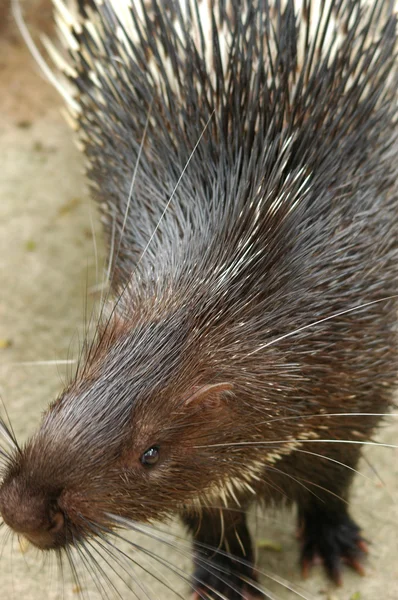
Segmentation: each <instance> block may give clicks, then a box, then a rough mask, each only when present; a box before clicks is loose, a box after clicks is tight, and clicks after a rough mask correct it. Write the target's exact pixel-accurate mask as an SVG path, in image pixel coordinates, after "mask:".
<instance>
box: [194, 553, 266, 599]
mask: <svg viewBox="0 0 398 600" xmlns="http://www.w3.org/2000/svg"><path fill="white" fill-rule="evenodd" d="M207 560H208V559H207ZM208 562H211V564H208V563H207V564H206V565H203V564H200V565H197V566H196V568H195V571H194V574H193V577H192V582H193V585H192V589H193V600H221V599H224V598H225V599H228V600H266V598H265V596H264V595H263V594H261V592H259V591H258V590H257V589H256V587H253V586H251V585H250V584H249V583H247V582H248V580H252V581H253V585H254V586H256V585H257V583H256V580H255V578H254V577H253V574H252V573H251V574H250V576H249V575H248V570H249V569H248V566H246V565H237V564H236V563H235V564H234V563H233V561H232V560H231V559H228V558H223V559H222V560H220V559H218V560H217V561H213V560H211V561H208ZM213 565H214V566H213ZM240 567H241V568H240Z"/></svg>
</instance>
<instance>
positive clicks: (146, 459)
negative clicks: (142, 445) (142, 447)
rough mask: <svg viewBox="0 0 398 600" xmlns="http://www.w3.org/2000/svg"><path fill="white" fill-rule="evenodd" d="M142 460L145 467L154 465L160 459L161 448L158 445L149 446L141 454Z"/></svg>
mask: <svg viewBox="0 0 398 600" xmlns="http://www.w3.org/2000/svg"><path fill="white" fill-rule="evenodd" d="M140 460H141V463H142V464H143V465H144V466H145V467H153V466H154V465H156V463H157V462H158V460H159V448H158V447H157V446H152V448H148V450H146V451H145V452H144V454H143V455H142V456H141V458H140Z"/></svg>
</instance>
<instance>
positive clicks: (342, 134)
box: [0, 0, 398, 599]
mask: <svg viewBox="0 0 398 600" xmlns="http://www.w3.org/2000/svg"><path fill="white" fill-rule="evenodd" d="M55 4H56V7H57V20H58V25H59V29H60V32H61V34H62V38H63V43H64V46H65V48H66V49H67V53H68V58H67V62H65V60H64V59H63V58H61V57H58V55H55V53H54V51H53V54H54V57H55V60H56V62H57V63H58V64H59V65H60V66H61V67H62V69H63V70H64V72H65V74H66V75H67V77H68V78H69V84H70V85H71V86H72V87H71V88H70V89H71V90H72V91H71V92H70V94H71V95H70V97H69V103H70V107H71V112H72V115H73V119H74V122H75V124H76V125H77V128H78V130H79V134H80V140H81V142H82V145H83V148H84V152H85V154H86V156H87V158H88V163H89V179H90V181H91V183H92V188H93V195H94V197H95V198H96V199H97V200H98V202H100V203H101V205H102V206H103V208H104V216H105V222H106V231H107V234H108V238H109V246H110V249H111V259H112V268H111V287H112V291H113V295H114V298H115V303H114V307H113V310H112V312H111V315H110V316H109V317H107V318H106V319H105V318H104V319H103V323H102V324H100V326H99V333H98V336H97V338H96V340H95V341H94V343H93V344H92V345H90V346H89V347H88V349H87V352H86V355H85V357H84V360H82V361H81V363H80V365H79V368H78V370H77V373H76V377H75V378H74V380H73V381H72V382H71V384H70V385H69V387H68V388H67V389H66V390H65V391H64V393H63V394H62V395H61V397H60V398H59V399H58V400H57V401H56V402H55V403H54V404H53V405H52V406H51V407H50V409H49V411H48V412H47V414H46V415H45V416H44V419H43V422H42V425H41V427H40V429H39V431H38V432H37V434H36V435H35V437H34V438H33V439H32V440H31V442H29V443H28V445H27V446H26V448H24V449H23V450H22V451H20V452H18V453H16V456H15V457H14V458H13V461H12V464H11V465H10V467H9V471H8V473H7V475H6V477H5V480H4V483H3V486H2V489H1V491H0V509H1V512H2V514H3V518H4V520H5V521H6V522H7V523H8V524H9V525H10V526H11V527H12V528H14V529H15V530H16V531H19V532H21V533H23V534H25V535H26V536H27V537H28V539H30V540H31V541H32V542H33V543H35V544H36V545H37V546H39V547H41V548H62V547H64V546H65V545H68V544H72V543H79V540H80V539H81V540H83V539H85V538H86V537H87V536H91V535H93V534H97V533H98V532H104V531H107V529H108V528H109V527H111V526H113V525H115V524H117V523H119V522H120V518H126V519H133V520H134V521H143V522H147V521H151V520H153V519H159V518H160V519H161V518H163V517H165V516H168V515H170V514H175V513H178V514H180V515H181V516H182V518H183V520H184V522H185V523H186V524H187V526H188V527H189V529H190V530H191V531H192V533H193V535H194V550H195V572H194V577H193V589H194V590H195V593H196V595H197V597H198V598H199V597H203V594H204V593H205V592H206V593H207V594H208V595H209V596H210V597H214V598H216V597H220V594H223V595H224V596H223V597H227V598H229V599H240V598H243V594H245V593H248V590H249V589H250V590H251V593H252V594H255V593H256V590H257V591H258V590H259V589H260V588H259V586H258V584H256V583H255V581H256V575H255V571H254V570H253V565H252V559H253V553H252V547H251V542H250V536H249V534H248V531H247V526H246V521H245V510H246V508H247V507H248V506H249V505H250V504H251V503H253V502H254V501H260V502H264V503H270V502H282V501H286V500H287V501H290V502H295V503H297V505H298V509H299V518H300V524H301V528H302V565H303V568H304V569H307V568H308V567H309V566H310V564H311V562H312V560H313V559H314V558H315V557H316V555H320V556H321V558H322V559H323V560H324V563H325V566H326V568H327V570H328V572H329V573H330V575H331V576H332V577H333V578H334V579H336V580H339V579H340V561H341V559H345V560H346V561H347V562H348V563H349V564H351V565H352V566H353V567H355V568H357V569H360V565H359V559H360V556H361V552H362V551H363V549H364V544H363V540H362V538H361V535H360V530H359V528H358V527H357V525H356V524H355V523H354V522H353V521H352V519H351V518H350V516H349V514H348V510H347V499H348V490H349V486H350V483H351V480H352V475H353V469H354V468H355V466H356V464H357V461H358V458H359V454H360V446H361V442H363V441H365V440H367V439H369V438H370V436H371V434H372V431H373V430H374V428H375V426H376V425H377V423H378V421H379V417H378V414H382V413H385V412H386V411H387V410H388V408H389V406H390V405H391V403H392V396H393V390H394V386H395V383H396V372H397V358H398V357H397V339H396V313H397V308H398V300H397V298H396V297H395V296H396V294H397V293H398V210H397V207H398V198H397V187H396V169H395V159H394V142H395V141H396V133H397V131H396V106H397V81H398V79H397V60H396V23H395V17H394V16H393V14H392V12H393V11H392V8H390V7H389V6H387V4H386V3H385V2H381V1H380V2H377V1H376V2H370V3H365V4H364V3H363V2H360V1H356V0H354V1H348V0H347V1H345V0H340V1H337V0H335V1H334V0H330V1H328V2H325V3H322V4H321V5H318V3H315V2H314V3H311V2H303V3H298V2H289V1H287V2H284V3H279V2H270V1H269V0H258V1H255V0H253V1H250V2H249V1H245V0H220V1H219V2H216V1H205V0H189V1H187V2H182V1H176V0H168V1H165V2H160V1H159V2H158V1H157V0H153V1H152V2H145V1H142V2H137V3H135V2H134V3H132V4H130V3H129V2H128V1H127V0H123V1H120V2H116V0H115V1H106V0H104V1H102V2H100V1H98V0H90V1H87V2H80V3H79V7H77V6H72V7H70V8H69V9H68V8H66V7H65V6H64V5H63V4H61V3H60V2H56V3H55ZM68 89H69V88H68ZM67 94H69V92H67ZM361 414H362V415H365V416H362V417H361V416H359V415H361ZM372 415H373V416H372ZM348 442H353V443H348ZM43 449H45V452H43ZM26 490H28V493H27V492H26ZM27 498H28V500H29V501H28V500H27ZM214 507H221V508H220V509H218V508H217V509H216V508H214ZM111 515H114V516H113V517H111ZM112 519H113V520H112ZM118 519H119V520H118ZM231 555H232V556H233V557H231ZM248 580H251V581H252V582H253V583H252V586H250V584H248Z"/></svg>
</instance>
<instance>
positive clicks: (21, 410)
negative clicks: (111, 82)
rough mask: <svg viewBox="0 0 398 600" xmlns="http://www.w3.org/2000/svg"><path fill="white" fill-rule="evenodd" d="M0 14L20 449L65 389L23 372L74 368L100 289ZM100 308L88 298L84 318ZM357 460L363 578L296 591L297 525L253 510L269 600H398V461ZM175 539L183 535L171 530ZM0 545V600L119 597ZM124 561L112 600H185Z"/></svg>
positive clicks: (75, 203) (60, 167) (42, 112)
mask: <svg viewBox="0 0 398 600" xmlns="http://www.w3.org/2000/svg"><path fill="white" fill-rule="evenodd" d="M0 1H4V0H0ZM28 8H30V11H29V12H28V15H27V18H28V19H30V23H31V25H32V27H33V28H34V27H36V29H37V28H39V27H44V28H45V27H47V20H46V14H47V13H46V11H48V3H47V2H46V1H45V0H32V1H31V3H30V5H29V6H28ZM6 12H7V11H6V6H5V4H0V28H1V29H0V36H1V39H0V157H1V162H0V165H1V166H0V346H1V348H0V386H1V387H0V391H1V397H2V399H3V400H4V402H5V404H6V406H7V409H8V411H9V413H10V416H11V419H12V422H13V424H14V427H15V430H16V433H17V436H18V438H20V439H21V440H22V439H25V438H26V437H27V436H28V435H29V434H31V433H32V432H33V431H34V429H35V426H36V425H37V423H38V421H39V418H40V413H41V411H42V410H43V408H44V407H45V406H46V405H47V404H48V402H49V401H50V400H51V399H52V398H54V397H55V395H56V394H57V393H58V392H59V391H60V389H61V388H62V379H63V377H64V375H65V367H64V366H55V365H45V366H44V365H41V364H39V363H38V364H32V365H26V364H25V365H24V364H21V363H26V362H31V361H32V362H35V361H48V360H57V359H59V360H64V359H66V358H67V357H68V356H72V357H73V355H74V354H75V352H76V350H77V344H76V340H77V334H76V332H80V334H81V332H82V326H83V321H84V312H85V309H84V306H85V298H86V296H87V293H86V292H87V289H90V287H91V286H92V285H93V284H94V283H95V281H96V264H95V262H96V261H95V253H94V249H93V237H92V232H91V225H90V207H89V198H88V194H87V191H86V188H85V182H84V177H83V175H82V159H81V156H80V155H79V153H78V151H77V149H76V148H75V146H74V143H73V135H72V132H71V131H70V130H69V129H68V127H67V126H66V124H65V123H64V121H63V119H62V117H61V115H60V112H59V109H60V106H61V102H60V100H59V98H58V97H57V95H56V93H55V92H53V90H52V89H51V88H50V87H49V86H48V85H47V83H46V82H45V81H44V80H43V78H42V77H41V75H40V74H39V73H38V69H37V67H36V66H35V65H34V63H33V61H32V60H31V59H30V57H29V55H28V53H27V52H26V50H25V48H24V47H23V44H22V43H21V42H20V40H19V37H18V35H17V34H16V32H15V30H14V29H13V27H12V25H11V23H10V22H8V21H7V15H6ZM397 209H398V207H397ZM91 212H92V214H93V223H94V230H95V234H96V240H97V245H98V248H99V252H98V254H99V259H98V272H99V273H100V274H101V273H102V264H103V258H104V255H105V254H104V248H103V244H102V242H101V228H100V226H99V223H98V219H97V216H96V214H95V209H94V208H92V209H91ZM96 298H97V297H96V295H95V294H89V295H88V307H87V312H88V313H89V312H90V310H91V306H92V304H93V302H95V300H96ZM397 433H398V421H397V419H394V418H390V419H389V420H388V421H386V425H385V427H383V430H382V431H381V432H380V435H379V436H378V439H379V440H380V441H382V442H384V443H387V444H394V443H396V442H397V437H398V436H397ZM365 456H366V460H363V461H362V464H361V469H360V471H361V474H362V476H358V477H357V478H356V482H355V488H354V490H353V497H352V510H353V513H354V515H355V517H356V518H357V520H358V522H360V523H361V524H362V525H363V528H364V532H365V535H366V537H367V538H368V539H369V540H370V541H371V546H370V555H369V558H368V560H367V561H366V572H367V575H366V577H364V578H361V577H359V576H358V575H356V574H355V573H352V572H350V571H349V570H348V569H347V571H346V572H345V574H344V575H345V578H344V587H342V588H339V589H337V588H335V587H334V586H333V585H331V584H330V583H329V582H328V581H327V580H326V579H325V578H324V576H323V573H322V570H321V568H320V567H316V568H315V569H314V572H313V576H312V577H311V579H309V580H308V581H305V582H303V581H302V580H301V578H300V574H299V571H298V568H297V560H298V549H297V542H296V540H295V521H294V515H293V514H291V513H286V512H279V511H275V512H273V513H272V514H269V513H267V514H263V513H261V512H260V511H257V513H256V514H253V519H252V526H253V531H254V533H255V535H256V537H257V538H258V539H261V538H266V539H267V540H272V541H273V542H275V543H280V544H281V550H280V551H279V552H276V551H271V550H268V551H267V550H259V551H258V557H259V568H260V569H261V570H262V571H264V576H263V579H262V582H263V585H264V586H265V587H266V588H267V589H268V588H269V589H270V591H271V592H272V594H273V595H272V597H273V598H275V599H279V600H288V599H292V600H293V599H298V598H307V599H310V598H311V599H316V600H374V599H375V598H380V599H381V600H396V599H397V598H398V558H397V557H398V525H397V521H398V504H397V498H398V494H397V492H398V450H397V449H391V448H384V447H379V448H368V449H367V451H366V452H365ZM173 531H174V532H176V533H177V534H178V535H180V534H181V531H180V530H179V529H178V527H177V529H176V528H175V526H174V529H173ZM130 538H131V539H133V540H134V542H137V540H138V542H139V543H142V544H144V543H145V544H146V546H147V548H149V549H150V550H151V551H155V552H158V553H160V554H161V555H162V556H163V557H164V559H165V560H168V561H170V563H171V564H172V565H174V566H175V567H176V568H177V569H181V572H183V573H189V570H190V556H189V552H188V550H187V547H186V546H179V548H178V549H177V550H174V551H173V550H172V549H171V548H170V547H169V546H167V545H165V544H161V543H160V542H156V541H154V540H151V539H147V540H145V539H143V538H142V536H139V537H137V536H130ZM175 542H176V543H178V540H177V538H175ZM0 545H1V558H0V599H1V600H13V599H19V598H22V599H24V600H39V599H41V598H43V597H46V598H47V599H48V600H50V599H51V600H52V599H61V598H64V599H65V600H70V599H72V598H78V597H79V592H80V593H81V594H82V597H84V598H90V599H93V600H95V599H98V598H101V595H102V597H104V598H112V597H118V596H117V595H116V593H114V592H112V589H111V584H109V585H108V582H107V581H106V580H105V579H103V581H102V585H104V586H105V587H104V589H102V590H101V587H100V585H101V584H97V587H99V589H97V587H96V585H95V584H94V582H93V581H92V580H90V575H89V574H87V570H85V569H84V568H83V569H82V572H83V573H85V574H83V575H82V576H81V581H80V590H79V589H78V588H77V586H76V583H75V582H74V580H73V577H72V576H71V574H70V571H69V569H68V568H67V567H65V570H64V572H63V574H62V573H61V572H59V570H58V571H57V569H56V560H55V558H54V557H51V556H45V557H43V556H42V555H40V553H39V552H37V551H35V550H33V549H28V551H26V547H25V545H24V544H22V546H21V545H20V544H19V543H18V540H17V538H16V537H15V536H10V535H9V533H7V531H5V528H4V527H3V528H2V530H1V531H0ZM123 547H124V549H125V550H126V552H128V553H129V554H130V556H131V557H132V558H133V560H136V559H137V560H138V561H141V562H142V564H143V566H144V567H147V566H148V561H147V559H146V558H145V556H143V555H142V554H139V553H138V552H136V551H133V552H132V550H131V548H129V547H128V546H127V545H126V544H125V545H124V546H123ZM78 562H79V563H80V565H81V564H82V561H81V560H80V561H78ZM127 562H128V561H127V559H125V560H124V559H123V566H125V565H127V569H128V575H126V573H124V577H125V578H126V579H127V578H128V579H129V582H130V581H132V580H133V579H134V578H136V579H138V581H139V583H136V584H135V588H134V589H135V590H136V592H135V593H136V594H137V595H136V596H135V595H134V593H133V592H132V591H128V589H126V587H120V596H119V598H123V599H126V600H128V599H129V598H135V597H139V598H150V599H151V600H155V599H156V600H168V599H169V598H170V599H171V598H178V597H179V598H188V591H187V584H186V582H185V581H184V580H182V579H181V578H179V577H177V576H176V575H175V574H174V575H173V573H172V572H170V571H169V570H167V569H166V570H165V569H163V571H162V573H161V575H159V578H160V579H161V580H162V581H164V582H167V583H168V584H170V587H171V588H172V589H173V590H175V591H176V592H177V593H176V594H174V593H172V592H171V591H170V590H168V589H167V588H166V587H165V586H163V585H161V584H160V583H159V582H158V581H156V580H155V579H153V578H151V577H149V576H148V575H147V574H145V572H143V571H140V569H139V568H138V567H136V566H133V564H132V563H131V562H129V563H128V564H127ZM103 568H104V570H105V572H106V573H107V575H106V576H109V578H110V580H111V581H112V582H114V581H118V579H117V578H116V577H115V575H114V574H112V570H111V568H110V565H106V564H103ZM273 578H275V579H278V578H280V580H281V581H282V583H281V584H278V583H277V582H275V581H274V582H273V581H272V579H273ZM133 585H134V584H133ZM289 588H291V589H292V590H296V591H295V592H294V591H289ZM178 594H180V595H178Z"/></svg>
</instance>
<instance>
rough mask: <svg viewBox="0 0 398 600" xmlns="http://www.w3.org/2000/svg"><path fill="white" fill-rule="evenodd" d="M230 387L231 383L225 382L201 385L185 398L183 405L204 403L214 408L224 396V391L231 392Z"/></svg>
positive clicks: (231, 387) (231, 386)
mask: <svg viewBox="0 0 398 600" xmlns="http://www.w3.org/2000/svg"><path fill="white" fill-rule="evenodd" d="M232 389H233V385H232V383H227V382H224V383H213V384H209V385H204V386H201V387H199V388H198V389H197V390H196V391H195V392H194V393H193V394H191V395H190V396H189V398H187V400H186V401H185V406H194V405H198V404H206V406H208V407H210V408H211V407H214V408H215V407H216V406H219V404H220V402H221V401H222V400H223V398H225V395H226V393H228V392H231V390H232Z"/></svg>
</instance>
